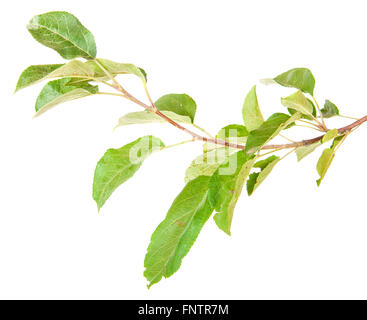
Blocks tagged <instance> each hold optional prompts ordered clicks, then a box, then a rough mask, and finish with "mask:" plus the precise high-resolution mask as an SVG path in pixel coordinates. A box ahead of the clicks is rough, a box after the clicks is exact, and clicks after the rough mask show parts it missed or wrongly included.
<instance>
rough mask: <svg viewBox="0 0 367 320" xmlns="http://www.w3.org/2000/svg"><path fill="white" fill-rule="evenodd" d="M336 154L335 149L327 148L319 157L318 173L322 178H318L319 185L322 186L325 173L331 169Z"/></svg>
mask: <svg viewBox="0 0 367 320" xmlns="http://www.w3.org/2000/svg"><path fill="white" fill-rule="evenodd" d="M334 156H335V153H334V150H332V149H330V148H326V149H325V150H324V151H323V152H322V155H321V157H320V159H319V161H318V162H317V166H316V169H317V173H318V174H319V176H320V179H318V180H317V181H316V182H317V185H318V186H320V183H321V181H322V179H324V177H325V174H326V172H327V170H328V169H329V167H330V165H331V162H332V161H333V159H334Z"/></svg>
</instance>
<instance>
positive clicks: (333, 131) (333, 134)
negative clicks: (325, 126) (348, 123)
mask: <svg viewBox="0 0 367 320" xmlns="http://www.w3.org/2000/svg"><path fill="white" fill-rule="evenodd" d="M337 135H338V129H331V130H329V131H328V132H326V133H325V135H324V136H323V137H322V143H325V142H328V141H330V140H331V139H334V138H335V137H336V136H337Z"/></svg>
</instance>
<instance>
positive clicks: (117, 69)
mask: <svg viewBox="0 0 367 320" xmlns="http://www.w3.org/2000/svg"><path fill="white" fill-rule="evenodd" d="M98 62H99V63H100V64H101V65H102V66H103V67H104V68H105V69H106V70H107V71H108V72H110V73H111V74H112V75H118V74H133V75H135V76H137V77H139V78H140V79H141V80H142V81H143V83H146V76H147V75H146V73H145V71H144V70H143V69H142V68H139V67H137V66H135V65H133V64H131V63H119V62H114V61H111V60H107V59H98ZM85 64H86V65H88V66H89V67H91V68H92V69H94V77H96V78H105V77H106V74H105V72H104V70H102V69H101V67H100V66H99V65H98V64H97V63H96V62H95V61H86V62H85Z"/></svg>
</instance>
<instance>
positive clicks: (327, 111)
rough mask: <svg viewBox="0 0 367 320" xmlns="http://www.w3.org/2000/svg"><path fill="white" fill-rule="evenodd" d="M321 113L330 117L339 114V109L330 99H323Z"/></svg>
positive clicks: (325, 116)
mask: <svg viewBox="0 0 367 320" xmlns="http://www.w3.org/2000/svg"><path fill="white" fill-rule="evenodd" d="M321 113H322V116H323V117H324V118H331V117H334V116H337V115H339V109H338V107H337V106H336V105H335V104H334V103H332V102H331V101H330V100H325V104H324V107H323V108H322V109H321Z"/></svg>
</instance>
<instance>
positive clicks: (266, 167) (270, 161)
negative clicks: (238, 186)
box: [247, 156, 280, 196]
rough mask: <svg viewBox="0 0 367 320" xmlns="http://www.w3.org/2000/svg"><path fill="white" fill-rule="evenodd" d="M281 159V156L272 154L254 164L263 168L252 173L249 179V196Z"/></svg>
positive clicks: (255, 166)
mask: <svg viewBox="0 0 367 320" xmlns="http://www.w3.org/2000/svg"><path fill="white" fill-rule="evenodd" d="M279 161H280V158H279V157H277V156H270V157H268V158H266V159H265V160H261V161H258V162H257V163H255V164H254V168H260V169H261V170H260V172H254V173H251V174H250V176H249V179H248V180H247V193H248V195H249V196H250V195H252V193H253V192H254V191H255V190H256V189H257V188H258V187H259V186H260V184H261V183H262V182H263V181H264V180H265V178H266V177H267V176H268V175H269V174H270V172H271V171H272V170H273V168H274V166H275V165H276V164H277V163H278V162H279Z"/></svg>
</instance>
